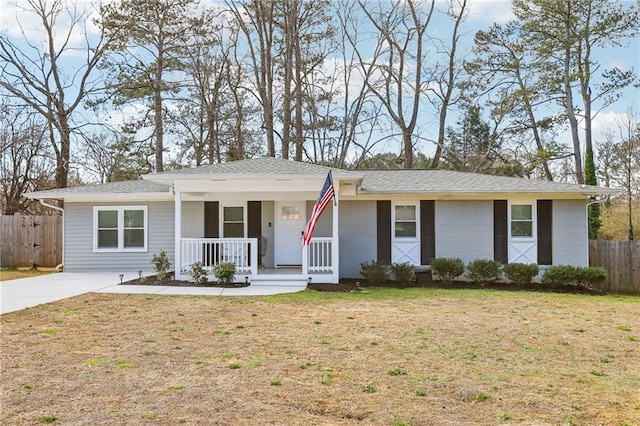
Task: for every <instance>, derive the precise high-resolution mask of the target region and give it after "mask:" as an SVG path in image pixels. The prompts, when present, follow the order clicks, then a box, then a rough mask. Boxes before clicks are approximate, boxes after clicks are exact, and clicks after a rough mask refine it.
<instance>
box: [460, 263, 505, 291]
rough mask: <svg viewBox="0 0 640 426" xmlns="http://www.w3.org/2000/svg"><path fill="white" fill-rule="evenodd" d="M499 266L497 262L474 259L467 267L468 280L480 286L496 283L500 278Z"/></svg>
mask: <svg viewBox="0 0 640 426" xmlns="http://www.w3.org/2000/svg"><path fill="white" fill-rule="evenodd" d="M501 266H502V265H501V264H500V262H498V261H497V260H490V259H476V260H474V261H473V262H469V265H468V266H467V269H468V270H469V278H470V279H471V280H472V281H474V282H477V283H479V284H482V285H485V284H489V283H493V282H496V281H498V279H499V278H500V267H501Z"/></svg>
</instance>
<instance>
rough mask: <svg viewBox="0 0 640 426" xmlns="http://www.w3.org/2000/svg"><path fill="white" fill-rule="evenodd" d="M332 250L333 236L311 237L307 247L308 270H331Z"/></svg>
mask: <svg viewBox="0 0 640 426" xmlns="http://www.w3.org/2000/svg"><path fill="white" fill-rule="evenodd" d="M332 250H333V238H331V237H329V238H312V239H311V243H310V244H309V246H308V247H307V268H308V272H310V273H311V272H333V251H332ZM303 254H304V253H303Z"/></svg>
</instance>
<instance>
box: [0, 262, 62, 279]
mask: <svg viewBox="0 0 640 426" xmlns="http://www.w3.org/2000/svg"><path fill="white" fill-rule="evenodd" d="M54 270H55V268H49V267H44V266H38V267H37V268H35V269H34V268H32V267H30V266H20V267H17V268H0V282H2V281H9V280H17V279H19V278H28V277H37V276H38V275H46V274H50V273H52V272H54Z"/></svg>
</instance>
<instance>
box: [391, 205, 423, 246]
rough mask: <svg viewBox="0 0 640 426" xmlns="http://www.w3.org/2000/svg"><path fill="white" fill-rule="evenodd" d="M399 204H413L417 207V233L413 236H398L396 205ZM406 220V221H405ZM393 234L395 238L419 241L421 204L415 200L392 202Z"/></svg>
mask: <svg viewBox="0 0 640 426" xmlns="http://www.w3.org/2000/svg"><path fill="white" fill-rule="evenodd" d="M397 206H413V207H415V212H416V217H415V219H414V220H415V223H416V235H415V236H413V237H407V236H396V207H397ZM405 222H406V221H405ZM391 235H392V236H393V237H392V238H393V239H394V240H400V241H417V240H419V239H420V206H419V203H415V202H397V203H392V205H391Z"/></svg>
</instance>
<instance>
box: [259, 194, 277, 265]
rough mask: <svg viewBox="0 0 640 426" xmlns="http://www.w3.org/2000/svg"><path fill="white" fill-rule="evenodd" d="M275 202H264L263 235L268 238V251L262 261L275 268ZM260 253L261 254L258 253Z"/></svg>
mask: <svg viewBox="0 0 640 426" xmlns="http://www.w3.org/2000/svg"><path fill="white" fill-rule="evenodd" d="M274 212H275V203H274V202H273V201H263V202H262V236H263V237H266V238H267V253H266V255H265V256H264V257H263V258H262V262H263V264H264V266H265V267H267V268H273V265H274V262H273V253H274V248H273V240H274V227H273V223H274V221H275V216H274ZM258 255H259V254H258Z"/></svg>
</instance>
